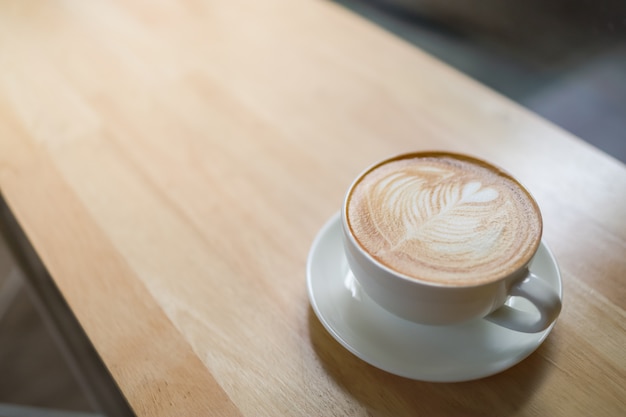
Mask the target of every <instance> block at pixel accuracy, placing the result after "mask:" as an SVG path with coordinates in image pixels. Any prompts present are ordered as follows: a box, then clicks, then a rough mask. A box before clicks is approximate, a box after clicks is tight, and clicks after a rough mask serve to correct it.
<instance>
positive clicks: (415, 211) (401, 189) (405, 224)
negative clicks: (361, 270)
mask: <svg viewBox="0 0 626 417" xmlns="http://www.w3.org/2000/svg"><path fill="white" fill-rule="evenodd" d="M369 196H370V199H369V204H370V207H371V210H370V213H372V215H373V219H372V220H373V221H374V224H375V227H376V229H377V230H378V232H379V233H380V234H381V235H382V236H383V237H384V238H385V240H386V242H387V245H388V246H387V248H386V250H392V251H404V249H403V248H405V247H406V246H407V245H406V244H409V246H413V245H412V243H419V244H420V245H421V247H424V246H428V247H429V248H430V249H432V250H435V251H438V252H443V253H451V254H452V253H464V252H467V251H468V243H470V244H471V245H472V246H473V249H475V250H478V252H482V250H481V248H480V247H481V246H487V247H488V246H490V245H491V244H493V242H494V241H495V240H497V238H498V236H499V230H497V229H493V228H492V229H489V230H486V231H485V232H484V233H483V234H482V235H481V238H480V239H478V240H479V241H478V242H476V239H475V238H476V236H477V230H478V229H479V227H480V225H481V224H482V223H484V222H485V221H489V219H490V218H491V217H493V216H494V213H493V206H492V205H491V204H488V203H490V202H492V201H494V200H496V199H497V198H498V191H497V190H495V189H494V188H491V187H485V186H483V184H482V183H480V182H479V181H471V182H466V183H463V182H461V181H459V179H458V178H455V175H454V173H453V172H440V171H439V170H437V172H433V171H432V170H429V171H427V172H424V171H411V172H394V173H391V174H389V175H388V176H386V177H384V178H382V179H381V180H380V181H378V182H377V183H375V184H373V185H372V189H371V190H370V194H369ZM376 202H378V203H376ZM476 244H478V245H476ZM405 249H406V248H405ZM483 249H486V248H483ZM409 255H410V254H409Z"/></svg>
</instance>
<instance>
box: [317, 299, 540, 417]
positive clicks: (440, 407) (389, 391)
mask: <svg viewBox="0 0 626 417" xmlns="http://www.w3.org/2000/svg"><path fill="white" fill-rule="evenodd" d="M309 333H310V337H311V341H312V343H313V348H314V350H315V352H316V354H317V356H318V357H319V359H320V362H321V364H322V366H323V368H324V370H325V371H326V372H327V373H328V374H329V375H330V376H331V377H332V378H333V379H334V380H335V381H336V382H337V384H339V385H340V386H341V387H342V388H343V389H345V390H346V392H348V393H350V395H352V396H353V397H354V398H355V399H356V400H357V401H358V402H359V403H361V404H363V405H364V406H365V407H367V408H368V410H370V412H371V413H372V415H374V416H386V415H389V416H404V415H406V416H414V415H417V414H418V413H419V414H420V415H422V414H423V415H468V416H469V415H481V416H482V415H493V413H494V410H497V413H498V414H500V415H501V414H504V413H507V414H508V413H509V412H510V413H514V412H517V411H519V410H520V409H521V408H523V406H524V404H525V403H526V402H527V401H528V400H529V399H530V398H531V397H532V395H533V394H534V393H535V392H536V391H537V388H538V386H540V385H541V383H542V382H543V380H544V378H545V376H546V371H547V364H546V361H545V359H544V357H545V356H547V355H549V354H550V350H551V349H552V348H551V343H550V338H548V339H547V340H546V342H545V343H543V345H542V346H540V347H539V349H537V351H535V352H534V353H533V354H532V355H530V356H529V357H528V358H526V359H525V360H523V361H522V362H521V363H519V364H518V365H516V366H514V367H512V368H510V369H508V370H506V371H504V372H502V373H499V374H497V375H494V376H491V377H487V378H483V379H479V380H475V381H469V382H459V383H431V382H421V381H414V380H411V379H407V378H403V377H399V376H396V375H393V374H390V373H388V372H385V371H382V370H380V369H378V368H375V367H373V366H371V365H369V364H367V363H366V362H364V361H362V360H361V359H359V358H357V357H356V356H354V355H353V354H352V353H350V352H349V351H348V350H346V349H345V348H344V347H343V346H341V345H340V344H339V343H338V342H337V341H335V339H333V338H332V336H331V335H330V334H329V333H328V332H327V331H326V329H325V328H324V327H323V326H322V324H321V323H320V321H319V320H318V319H317V317H316V316H315V313H314V312H313V310H312V309H311V308H309ZM424 413H425V414H424Z"/></svg>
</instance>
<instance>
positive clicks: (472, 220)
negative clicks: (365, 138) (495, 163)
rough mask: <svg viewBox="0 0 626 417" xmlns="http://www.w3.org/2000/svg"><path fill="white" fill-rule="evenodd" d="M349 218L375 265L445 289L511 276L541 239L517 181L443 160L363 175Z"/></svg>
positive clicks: (407, 162)
mask: <svg viewBox="0 0 626 417" xmlns="http://www.w3.org/2000/svg"><path fill="white" fill-rule="evenodd" d="M347 216H348V224H349V226H350V228H351V230H352V233H353V234H354V236H355V238H356V240H357V241H358V242H359V244H360V245H361V246H362V247H363V249H365V251H367V252H368V253H369V254H370V255H371V256H372V257H374V258H375V259H377V260H378V261H379V262H381V263H382V264H384V265H386V266H387V267H389V268H391V269H394V270H396V271H398V272H400V273H402V274H404V275H407V276H409V277H413V278H417V279H420V280H426V281H432V282H436V283H441V284H449V285H455V284H456V285H468V284H478V283H483V282H489V281H492V280H497V279H499V278H500V277H502V276H504V275H508V274H510V273H512V272H514V271H515V270H517V269H519V268H520V267H522V266H523V264H524V263H525V262H526V261H528V259H529V258H530V257H531V256H532V254H533V253H534V251H535V249H536V246H537V244H538V242H539V239H540V237H541V217H540V214H539V211H538V208H537V207H536V205H535V204H534V202H533V201H532V199H531V197H530V196H529V195H528V194H527V193H526V192H525V190H523V189H522V188H521V186H520V185H519V184H518V183H517V182H516V181H514V180H513V179H511V178H510V177H508V176H507V175H505V174H503V173H502V172H500V171H499V170H497V169H495V168H493V169H492V168H490V167H487V166H484V165H482V164H481V163H477V162H475V161H473V160H471V159H469V158H462V157H455V156H454V155H448V154H445V156H436V157H419V156H414V157H411V158H405V159H398V160H393V161H391V162H388V163H386V164H383V165H380V166H378V167H376V168H374V169H373V170H371V171H369V172H368V173H366V174H365V175H364V176H363V177H362V178H361V179H360V180H359V181H358V182H357V183H356V184H355V186H354V187H353V189H352V190H351V192H350V194H349V196H348V207H347Z"/></svg>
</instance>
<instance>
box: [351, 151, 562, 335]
mask: <svg viewBox="0 0 626 417" xmlns="http://www.w3.org/2000/svg"><path fill="white" fill-rule="evenodd" d="M481 162H483V163H484V161H481ZM370 170H371V167H370V168H368V169H366V170H365V171H363V173H362V174H361V175H359V176H358V177H357V179H356V180H355V181H354V183H353V184H352V185H351V186H350V188H349V190H348V193H347V194H346V199H345V201H344V204H343V208H342V211H341V217H342V231H343V242H344V249H345V252H346V257H347V261H348V264H349V267H350V269H351V271H352V273H353V274H354V276H355V278H356V279H357V281H358V282H359V284H360V285H361V287H362V288H363V290H364V291H365V292H366V293H367V295H368V296H369V297H370V298H371V299H372V300H373V301H374V302H375V303H377V304H379V305H380V306H381V307H383V308H385V309H386V310H388V311H389V312H391V313H393V314H395V315H397V316H399V317H401V318H404V319H407V320H410V321H413V322H416V323H421V324H428V325H451V324H457V323H461V322H465V321H469V320H473V319H479V318H484V319H486V320H489V321H491V322H493V323H496V324H498V325H500V326H503V327H506V328H509V329H511V330H515V331H519V332H526V333H535V332H540V331H542V330H545V329H546V328H548V327H549V326H550V325H551V324H552V322H553V321H554V320H556V318H557V317H558V315H559V313H560V311H561V299H560V297H559V295H558V294H557V292H556V291H555V290H554V289H553V288H552V287H551V286H550V285H548V284H547V283H546V282H545V281H544V280H542V279H541V278H540V277H537V276H536V275H534V274H533V273H531V272H530V270H529V267H528V266H529V264H530V262H531V261H532V257H533V256H534V253H536V249H535V252H533V253H531V256H529V259H528V260H527V261H526V262H525V264H524V265H523V266H521V267H520V268H518V269H516V270H515V271H514V272H513V273H509V274H507V275H504V276H502V277H499V279H497V280H495V281H491V282H488V283H485V284H476V285H446V284H440V283H433V282H429V281H425V280H420V279H416V278H415V277H408V276H406V275H404V274H402V273H399V272H397V271H395V270H393V269H391V268H390V267H387V266H386V265H384V264H382V263H381V262H379V261H378V260H376V259H375V258H374V257H372V256H371V255H370V254H369V253H368V252H367V251H366V250H365V249H364V248H363V247H361V245H360V244H359V243H358V241H357V239H356V238H355V236H354V235H353V234H352V231H351V230H350V227H349V225H348V219H347V216H348V214H347V210H348V207H347V206H348V197H349V195H350V192H351V190H352V188H353V187H354V186H355V185H356V184H357V182H358V181H359V179H360V178H361V177H362V176H363V175H365V174H366V173H367V172H369V171H370ZM518 184H519V183H518ZM519 186H520V187H522V188H523V186H522V185H521V184H519ZM528 195H529V197H530V198H532V196H530V194H528ZM533 201H534V200H533ZM535 204H536V203H535ZM538 247H539V245H537V248H538ZM511 296H518V297H523V298H525V299H527V300H528V301H530V302H531V303H532V304H533V305H534V306H535V308H536V312H527V311H521V310H518V309H515V308H512V307H509V306H508V305H506V304H505V302H506V301H507V299H508V298H509V297H511Z"/></svg>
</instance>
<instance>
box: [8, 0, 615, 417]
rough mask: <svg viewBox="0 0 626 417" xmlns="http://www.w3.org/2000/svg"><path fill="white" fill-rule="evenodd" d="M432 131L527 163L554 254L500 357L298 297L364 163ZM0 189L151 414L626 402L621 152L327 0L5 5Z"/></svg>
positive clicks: (548, 407)
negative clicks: (410, 364)
mask: <svg viewBox="0 0 626 417" xmlns="http://www.w3.org/2000/svg"><path fill="white" fill-rule="evenodd" d="M422 149H444V150H452V151H458V152H466V153H470V154H472V155H476V156H479V157H482V158H485V159H487V160H490V161H492V162H493V163H496V164H498V165H501V166H503V167H505V168H507V169H508V170H509V171H511V172H512V173H513V174H514V175H516V176H517V177H518V178H520V180H521V181H522V182H524V183H525V184H526V185H527V186H528V188H529V189H530V190H531V191H532V192H533V194H534V195H535V196H536V198H537V200H538V202H539V204H540V206H541V208H542V211H543V214H544V222H545V231H544V239H545V241H546V242H547V243H548V244H549V245H550V247H551V248H552V250H553V251H554V253H555V255H556V257H557V259H558V261H559V264H560V267H561V270H562V274H563V281H564V291H565V298H564V308H563V311H562V314H561V317H560V319H559V321H558V323H557V325H556V327H555V329H554V331H553V332H552V334H551V335H550V336H549V337H548V339H547V340H546V342H545V343H544V344H543V345H542V346H541V347H540V348H539V349H538V351H537V352H535V353H534V354H533V355H531V356H530V357H529V358H527V359H526V360H525V361H523V362H522V363H520V364H519V365H517V366H515V367H513V368H512V369H510V370H508V371H505V372H503V373H501V374H498V375H496V376H493V377H489V378H485V379H482V380H478V381H473V382H466V383H458V384H432V383H424V382H417V381H411V380H407V379H403V378H399V377H396V376H393V375H390V374H387V373H385V372H383V371H380V370H378V369H376V368H374V367H372V366H369V365H367V364H366V363H364V362H362V361H360V360H359V359H357V358H356V357H354V356H352V355H351V354H350V353H349V352H348V351H346V350H345V349H344V348H342V347H341V346H340V345H339V344H338V343H337V342H335V341H334V339H332V338H331V336H330V335H329V334H328V333H326V331H325V330H324V329H323V327H322V325H321V324H320V323H319V321H318V320H317V319H316V317H315V315H314V314H313V312H312V310H311V308H310V306H309V303H308V299H307V295H306V288H305V263H306V258H307V253H308V250H309V248H310V245H311V242H312V240H313V238H314V236H315V234H316V233H317V231H318V230H319V228H320V227H321V226H322V225H323V223H324V222H325V221H326V220H327V219H328V218H329V217H330V216H331V215H332V214H333V213H335V212H336V211H337V210H338V209H339V206H340V204H341V201H342V198H343V194H344V192H345V190H346V188H347V187H348V185H349V184H350V182H351V180H352V179H353V177H354V176H356V175H357V174H358V173H359V172H360V171H361V170H362V169H363V168H365V167H366V166H367V165H369V164H370V163H372V162H374V161H376V160H379V159H381V158H383V157H386V156H389V155H391V154H397V153H400V152H404V151H412V150H422ZM0 189H1V191H2V193H3V194H4V195H5V198H6V199H7V201H8V202H9V205H10V206H11V208H12V210H13V211H14V213H15V215H16V216H17V218H18V219H19V221H20V223H21V224H22V226H23V228H24V229H25V230H26V232H27V234H28V236H29V237H30V239H31V240H32V242H33V244H34V246H35V248H36V249H37V251H38V252H39V254H40V256H41V257H42V259H43V260H44V262H45V264H46V266H47V267H48V269H49V270H50V272H51V274H52V276H53V278H54V280H55V281H56V283H57V285H58V286H59V288H60V289H61V291H62V293H63V294H64V296H65V297H66V299H67V300H68V302H69V304H70V306H71V308H72V310H73V311H74V313H75V314H76V316H77V317H78V319H79V320H80V322H81V323H82V325H83V326H84V328H85V330H86V332H87V333H88V335H89V337H90V339H91V340H92V342H93V343H94V345H95V346H96V348H97V350H98V352H99V353H100V354H101V356H102V357H103V359H104V361H105V362H106V364H107V365H108V367H109V368H110V370H111V372H112V374H113V375H114V377H115V379H116V381H117V382H118V384H119V385H120V387H121V389H122V390H123V392H124V394H125V396H126V397H127V399H128V401H129V402H130V404H131V405H132V406H133V408H134V410H135V411H136V413H137V415H138V416H168V415H172V416H181V415H187V416H200V415H216V416H217V415H222V416H240V415H241V416H279V415H292V416H317V415H319V416H329V415H336V416H340V415H342V416H343V415H355V416H364V415H371V416H416V415H480V416H483V415H519V416H533V415H536V416H548V415H550V416H578V415H594V416H616V415H621V414H623V412H624V410H625V409H626V388H625V387H626V354H625V353H624V352H625V350H624V346H626V331H625V326H626V320H625V319H626V314H625V313H624V309H625V308H626V285H624V283H625V282H624V280H625V277H626V214H625V213H626V169H625V167H624V165H622V164H621V163H619V162H617V161H616V160H614V159H612V158H610V157H608V156H607V155H605V154H602V153H600V152H599V151H597V150H595V149H594V148H592V147H590V146H588V145H586V144H585V143H583V142H582V141H580V140H579V139H577V138H575V137H572V136H571V135H569V134H567V133H566V132H564V131H562V130H560V129H558V128H556V127H555V126H553V125H550V124H549V123H547V122H545V121H544V120H542V119H540V118H539V117H537V116H535V115H533V114H531V113H530V112H528V111H526V110H524V109H522V108H521V107H519V106H518V105H516V104H514V103H512V102H510V101H508V100H507V99H505V98H502V97H500V96H499V95H497V94H495V93H493V92H491V91H489V90H487V89H486V88H484V87H482V86H481V85H478V84H477V83H475V82H473V81H471V80H469V79H468V78H466V77H465V76H463V75H461V74H459V73H457V72H456V71H455V70H453V69H451V68H449V67H447V66H446V65H444V64H442V63H440V62H438V61H437V60H435V59H433V58H431V57H430V56H428V55H426V54H424V53H423V52H421V51H419V50H417V49H416V48H414V47H412V46H410V45H408V44H406V43H404V42H403V41H401V40H398V39H397V38H394V37H393V36H392V35H390V34H388V33H386V32H384V31H383V30H381V29H379V28H377V27H376V26H374V25H373V24H371V23H369V22H366V21H364V20H362V19H361V18H359V17H357V16H354V15H352V14H351V13H350V12H348V11H346V10H343V9H341V8H340V7H338V6H336V5H334V4H332V3H330V2H326V1H321V0H266V1H252V0H250V1H209V0H207V1H191V0H189V1H177V2H175V1H168V0H163V1H159V2H139V1H121V0H116V1H98V0H95V1H88V2H86V1H79V0H65V1H57V2H44V1H37V0H35V1H28V2H19V1H5V2H0Z"/></svg>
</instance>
